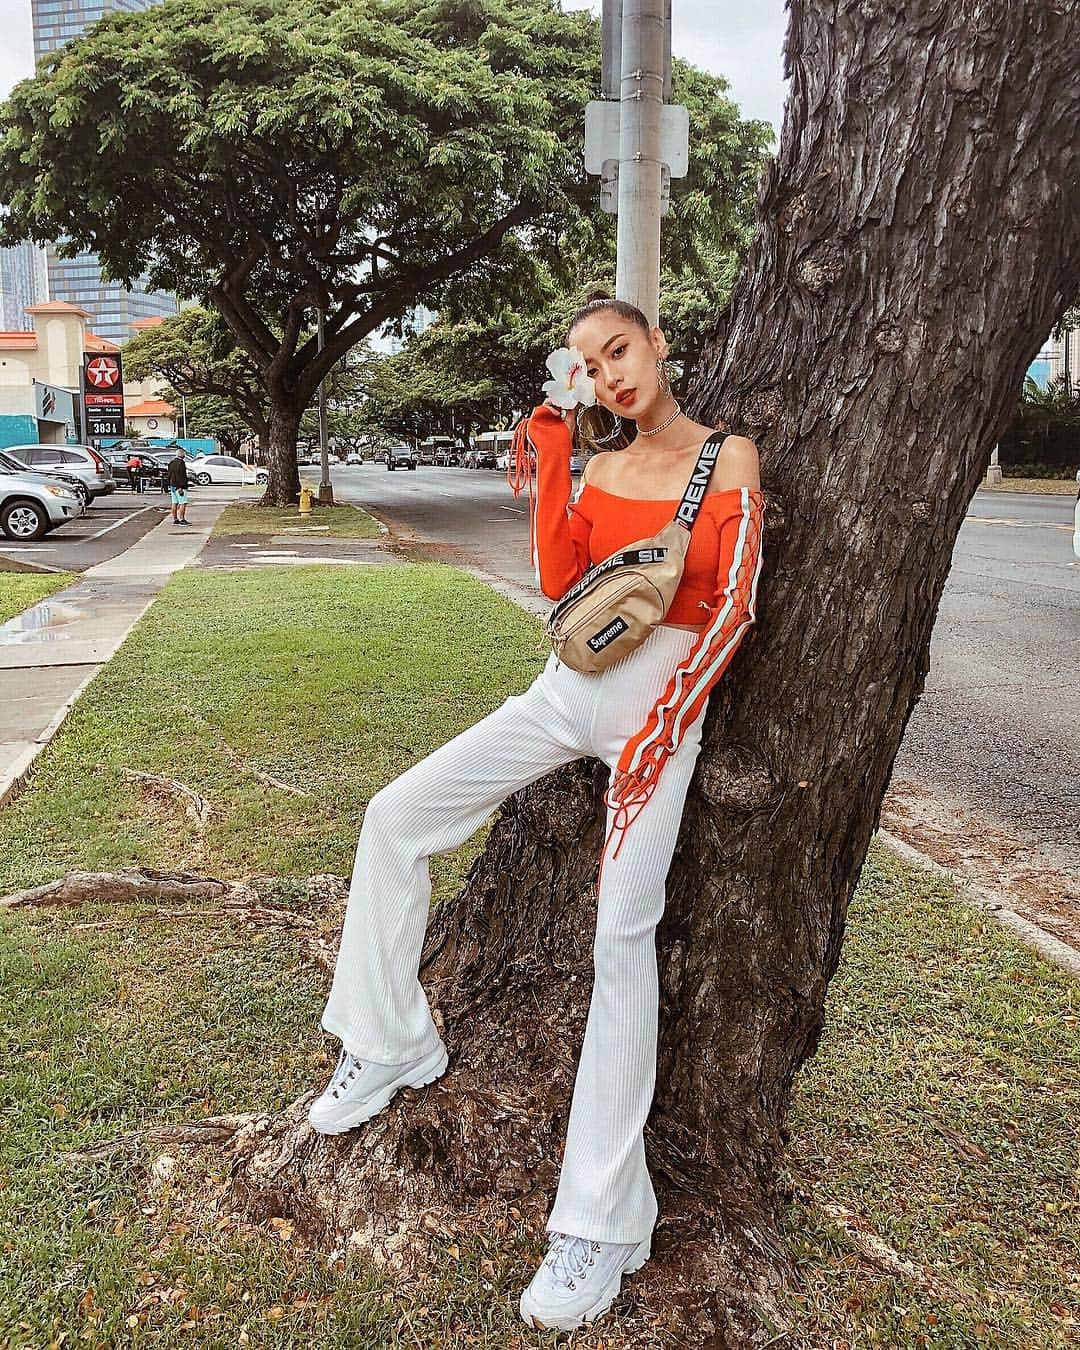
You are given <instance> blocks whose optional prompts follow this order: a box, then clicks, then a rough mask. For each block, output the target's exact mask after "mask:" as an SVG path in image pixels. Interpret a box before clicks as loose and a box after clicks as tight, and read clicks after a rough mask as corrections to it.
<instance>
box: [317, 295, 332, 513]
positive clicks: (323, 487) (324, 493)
mask: <svg viewBox="0 0 1080 1350" xmlns="http://www.w3.org/2000/svg"><path fill="white" fill-rule="evenodd" d="M317 312H318V315H319V351H322V349H323V344H324V342H325V337H324V335H323V309H322V305H320V306H319V308H318V311H317ZM329 453H330V452H329V450H328V448H327V444H326V376H325V375H324V376H323V378H322V379H321V380H320V381H319V464H320V467H321V473H320V477H319V505H320V506H333V504H334V485H333V484H332V483H331V482H330V460H329V458H328V456H329Z"/></svg>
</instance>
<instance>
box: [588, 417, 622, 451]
mask: <svg viewBox="0 0 1080 1350" xmlns="http://www.w3.org/2000/svg"><path fill="white" fill-rule="evenodd" d="M614 417H615V425H614V426H613V427H612V429H611V430H610V431H609V432H608V434H607V435H606V436H594V437H593V440H594V441H595V443H596V444H597V445H603V444H604V442H605V441H612V440H614V439H615V437H616V436H618V435H619V433H620V432H621V431H622V418H621V417H620V416H619V414H618V413H615V414H614Z"/></svg>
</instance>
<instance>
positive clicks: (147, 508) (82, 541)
mask: <svg viewBox="0 0 1080 1350" xmlns="http://www.w3.org/2000/svg"><path fill="white" fill-rule="evenodd" d="M162 510H164V507H162V506H160V505H158V504H157V503H155V504H154V505H153V506H140V507H139V509H138V510H137V511H132V512H131V514H130V515H127V516H121V517H120V519H119V520H114V521H113V523H112V524H111V525H106V526H105V528H104V529H103V530H98V532H97V534H88V535H87V536H86V538H85V539H79V540H76V542H77V543H79V544H92V543H93V542H94V540H95V539H100V538H101V536H102V535H103V534H108V533H109V531H110V530H115V529H116V528H117V527H118V526H120V525H124V524H126V522H127V521H129V520H134V519H135V517H136V516H141V515H142V513H143V512H144V511H162Z"/></svg>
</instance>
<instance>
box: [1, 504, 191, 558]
mask: <svg viewBox="0 0 1080 1350" xmlns="http://www.w3.org/2000/svg"><path fill="white" fill-rule="evenodd" d="M208 490H209V489H208ZM197 494H198V489H197V488H196V489H194V490H193V491H192V494H191V506H190V507H189V512H190V513H191V516H192V519H193V520H194V518H195V514H194V513H195V511H196V509H197V508H196V502H197V500H198V496H197ZM168 511H169V498H168V494H166V493H160V492H146V493H135V492H129V491H128V490H127V489H126V488H118V489H117V490H116V491H115V492H110V493H109V495H108V496H107V497H97V498H96V499H95V500H94V503H93V504H92V505H91V507H90V510H89V511H88V512H87V513H86V515H85V516H82V517H81V518H80V519H79V520H72V521H69V522H68V523H67V524H66V525H61V526H60V528H59V529H56V530H53V531H52V532H51V533H50V534H47V535H46V536H45V538H44V539H38V540H35V541H34V542H32V543H16V542H14V541H13V540H11V539H5V538H4V537H3V535H0V566H2V563H3V561H4V560H5V559H12V560H13V561H15V562H24V563H33V564H35V565H36V566H39V567H40V566H45V567H49V568H59V569H61V570H63V571H69V572H85V571H86V569H87V568H88V567H93V566H95V564H97V563H102V562H107V561H108V560H109V559H110V558H114V557H115V556H116V555H117V554H118V553H122V552H123V551H124V549H126V548H130V547H131V545H132V544H134V543H135V541H136V540H138V539H141V538H142V536H143V535H144V534H146V532H147V530H152V529H153V528H154V526H155V525H157V524H160V522H161V519H162V516H164V515H166V514H167V513H168Z"/></svg>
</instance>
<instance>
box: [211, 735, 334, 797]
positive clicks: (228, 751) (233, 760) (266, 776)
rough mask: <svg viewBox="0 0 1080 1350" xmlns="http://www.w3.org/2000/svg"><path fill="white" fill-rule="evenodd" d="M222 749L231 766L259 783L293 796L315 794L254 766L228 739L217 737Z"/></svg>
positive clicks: (310, 795) (311, 795)
mask: <svg viewBox="0 0 1080 1350" xmlns="http://www.w3.org/2000/svg"><path fill="white" fill-rule="evenodd" d="M219 743H220V745H221V748H222V750H223V751H224V752H225V758H226V759H227V760H228V761H229V763H230V764H231V765H232V766H233V768H234V769H239V770H240V772H241V773H249V774H251V776H252V777H253V778H257V779H258V780H259V782H260V783H265V784H266V786H267V787H272V788H277V789H278V791H279V792H288V793H289V794H290V795H291V796H293V797H313V796H314V795H315V794H314V793H313V792H309V791H308V790H307V788H302V787H297V786H296V785H295V784H294V783H286V782H284V781H283V780H282V779H280V778H275V777H274V775H273V774H272V773H266V772H265V770H263V769H257V768H255V766H254V764H252V763H251V762H250V760H248V759H245V757H244V756H243V755H242V754H241V753H240V751H239V750H235V749H234V748H233V747H232V746H231V745H230V744H229V743H228V741H222V740H220V738H219Z"/></svg>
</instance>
